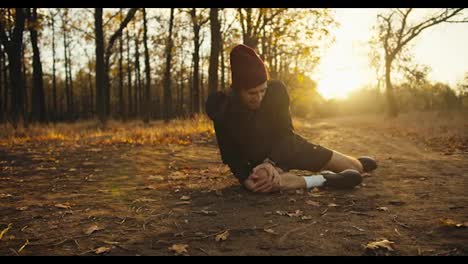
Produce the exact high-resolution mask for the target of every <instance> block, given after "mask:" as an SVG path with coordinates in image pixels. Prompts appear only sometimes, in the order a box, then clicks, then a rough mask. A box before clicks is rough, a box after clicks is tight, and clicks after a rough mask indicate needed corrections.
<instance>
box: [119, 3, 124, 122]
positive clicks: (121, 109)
mask: <svg viewBox="0 0 468 264" xmlns="http://www.w3.org/2000/svg"><path fill="white" fill-rule="evenodd" d="M120 15H122V9H120ZM122 63H123V37H122V35H121V36H120V37H119V117H120V119H121V120H124V119H125V110H124V95H123V81H124V80H123V79H124V76H123V66H122Z"/></svg>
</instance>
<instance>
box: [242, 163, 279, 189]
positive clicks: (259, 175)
mask: <svg viewBox="0 0 468 264" xmlns="http://www.w3.org/2000/svg"><path fill="white" fill-rule="evenodd" d="M244 186H245V187H246V188H247V189H249V190H250V191H253V192H260V193H268V192H274V191H278V190H279V186H280V175H279V172H278V170H277V169H276V168H275V167H274V166H273V165H271V164H270V163H262V164H260V165H258V166H257V167H255V168H254V169H253V171H252V174H250V176H249V177H248V178H247V179H246V180H245V181H244Z"/></svg>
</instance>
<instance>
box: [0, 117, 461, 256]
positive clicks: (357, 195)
mask: <svg viewBox="0 0 468 264" xmlns="http://www.w3.org/2000/svg"><path fill="white" fill-rule="evenodd" d="M339 124H341V125H339ZM300 133H301V134H302V135H304V136H305V137H306V138H308V139H310V140H311V141H313V142H317V143H320V144H322V145H324V146H327V147H330V148H333V149H336V150H338V151H340V152H343V153H346V154H349V155H353V156H359V155H372V156H375V157H377V158H378V160H379V162H380V167H379V169H378V170H377V171H376V172H375V173H373V175H372V176H370V177H367V178H365V180H364V184H363V185H362V186H360V187H358V188H356V189H354V190H352V191H334V190H324V189H322V190H314V191H310V192H290V193H281V194H280V193H278V194H271V195H258V194H251V193H248V192H246V191H245V190H243V189H242V188H240V186H239V185H238V183H237V181H236V180H235V179H234V177H232V176H231V175H230V172H229V171H228V169H227V167H226V166H223V165H222V164H221V163H220V158H219V155H218V150H217V147H216V145H215V144H214V141H210V142H199V143H197V144H195V145H191V146H178V145H171V146H162V147H148V146H130V145H114V146H106V147H102V148H96V147H91V146H88V145H85V144H83V145H73V146H69V145H60V142H57V141H50V142H46V143H34V144H33V143H29V144H24V145H20V146H15V147H12V148H7V149H5V148H4V149H0V162H1V164H0V166H1V170H0V232H1V231H2V230H5V229H6V228H7V227H8V225H9V224H11V228H10V229H9V230H8V231H6V232H4V234H3V238H2V240H1V241H0V255H15V254H19V255H93V254H108V255H173V254H175V253H174V252H173V251H171V250H169V249H168V248H169V247H171V246H172V245H174V244H182V245H188V247H187V248H186V249H187V252H186V253H182V254H187V255H365V254H388V255H418V254H422V255H467V253H468V246H467V245H468V228H463V227H446V226H442V225H441V224H440V219H442V218H449V219H452V220H454V221H456V222H459V223H463V222H466V221H468V197H467V195H466V190H467V187H468V159H467V158H468V154H467V153H466V152H464V153H463V152H459V153H452V154H451V155H445V154H444V153H443V152H439V151H434V150H431V149H429V148H427V146H425V145H424V144H423V143H422V142H418V141H417V140H416V141H414V140H411V139H409V138H406V137H404V136H398V135H393V134H392V133H391V132H388V131H386V130H383V129H382V128H379V127H376V126H372V125H366V124H356V123H352V122H350V123H346V122H345V123H343V122H341V121H339V120H325V121H322V122H318V123H314V124H313V125H308V126H304V127H303V128H302V129H301V130H300ZM298 173H305V172H298ZM226 230H228V233H224V234H223V232H225V231H226ZM223 238H226V240H224V241H216V240H217V239H218V240H219V239H221V240H222V239H223ZM382 239H388V240H390V241H392V242H394V244H393V247H394V251H384V250H378V251H366V250H365V248H364V247H365V245H366V244H368V243H369V242H374V241H380V240H382ZM26 242H27V243H26ZM25 244H26V246H24V247H23V248H22V246H23V245H25ZM21 248H22V250H20V249H21Z"/></svg>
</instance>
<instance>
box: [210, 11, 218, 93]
mask: <svg viewBox="0 0 468 264" xmlns="http://www.w3.org/2000/svg"><path fill="white" fill-rule="evenodd" d="M210 28H211V52H210V65H209V69H208V76H209V77H208V93H212V92H216V91H217V90H218V85H219V84H218V65H219V52H220V44H221V25H220V23H219V18H218V8H211V9H210Z"/></svg>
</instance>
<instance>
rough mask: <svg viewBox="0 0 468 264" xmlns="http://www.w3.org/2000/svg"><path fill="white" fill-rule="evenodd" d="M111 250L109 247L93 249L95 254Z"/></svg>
mask: <svg viewBox="0 0 468 264" xmlns="http://www.w3.org/2000/svg"><path fill="white" fill-rule="evenodd" d="M110 251H111V248H110V247H99V248H96V249H95V250H94V253H96V254H103V253H107V252H110Z"/></svg>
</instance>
